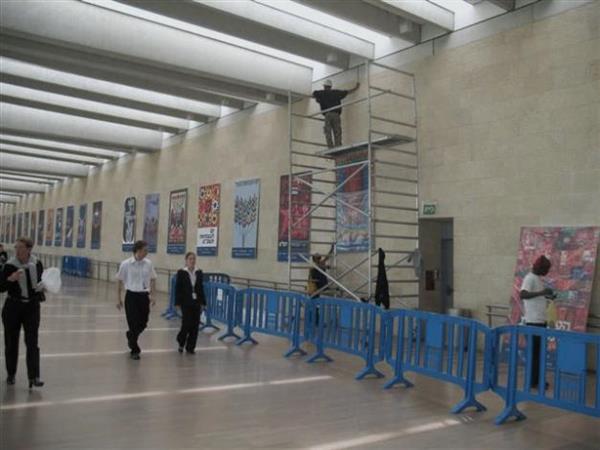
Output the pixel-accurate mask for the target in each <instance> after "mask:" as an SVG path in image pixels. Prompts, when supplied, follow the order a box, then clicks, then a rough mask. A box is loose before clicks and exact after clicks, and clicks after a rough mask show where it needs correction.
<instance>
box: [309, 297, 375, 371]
mask: <svg viewBox="0 0 600 450" xmlns="http://www.w3.org/2000/svg"><path fill="white" fill-rule="evenodd" d="M306 304H307V317H308V320H307V321H306V322H307V326H306V327H305V333H306V335H307V337H308V338H309V339H310V340H311V341H312V342H313V344H314V345H315V347H316V352H315V354H314V355H312V356H311V357H310V358H309V359H308V362H315V361H319V360H325V361H333V359H332V358H331V357H330V356H329V355H327V354H326V353H325V349H327V348H329V349H332V350H338V351H341V352H344V353H349V354H352V355H355V356H359V357H361V358H363V359H364V360H365V367H364V368H363V369H362V370H361V371H360V372H359V373H358V374H357V375H356V379H357V380H360V379H362V378H364V377H366V376H367V375H374V376H376V377H377V378H381V377H383V374H382V373H381V372H380V371H379V370H377V369H376V368H375V364H376V363H377V362H379V361H381V360H383V357H384V350H385V345H384V344H385V342H384V341H385V339H384V337H385V318H384V315H383V314H382V313H383V311H382V310H381V309H379V308H377V307H376V306H373V305H369V304H365V303H358V302H354V301H350V300H344V299H336V298H327V297H319V298H315V299H307V300H306ZM378 329H379V330H380V333H377V330H378Z"/></svg>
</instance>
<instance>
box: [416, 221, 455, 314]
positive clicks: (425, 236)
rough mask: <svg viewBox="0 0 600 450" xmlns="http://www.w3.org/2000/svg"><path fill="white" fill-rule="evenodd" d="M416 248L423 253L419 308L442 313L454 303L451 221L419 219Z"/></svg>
mask: <svg viewBox="0 0 600 450" xmlns="http://www.w3.org/2000/svg"><path fill="white" fill-rule="evenodd" d="M419 247H420V249H421V254H422V256H423V276H422V277H421V280H420V282H419V309H422V310H425V311H432V312H437V313H441V314H445V313H447V311H448V309H450V308H452V307H453V306H454V223H453V220H452V219H420V220H419Z"/></svg>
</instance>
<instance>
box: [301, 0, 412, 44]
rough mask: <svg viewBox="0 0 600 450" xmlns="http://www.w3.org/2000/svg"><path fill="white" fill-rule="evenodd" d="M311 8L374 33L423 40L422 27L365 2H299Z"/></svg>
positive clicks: (303, 0) (336, 0) (321, 0)
mask: <svg viewBox="0 0 600 450" xmlns="http://www.w3.org/2000/svg"><path fill="white" fill-rule="evenodd" d="M297 1H299V2H300V3H303V4H305V5H307V6H309V7H311V8H315V9H317V10H319V11H322V12H325V13H327V14H331V15H333V16H336V17H339V18H341V19H344V20H348V21H350V22H354V23H357V24H359V25H361V26H363V27H365V28H369V29H370V30H372V31H375V32H378V33H382V34H385V35H387V36H390V37H397V38H400V39H404V40H407V41H409V42H413V43H417V42H419V41H420V40H421V26H420V25H419V24H418V23H416V22H414V21H412V20H410V19H407V18H405V17H402V16H400V15H397V14H390V12H389V11H387V10H384V9H381V8H378V7H376V6H373V5H370V4H368V3H365V2H348V1H347V0H328V1H323V0H297Z"/></svg>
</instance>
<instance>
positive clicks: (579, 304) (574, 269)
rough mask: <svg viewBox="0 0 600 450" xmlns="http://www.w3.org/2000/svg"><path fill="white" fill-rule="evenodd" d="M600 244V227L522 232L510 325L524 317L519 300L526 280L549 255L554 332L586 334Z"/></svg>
mask: <svg viewBox="0 0 600 450" xmlns="http://www.w3.org/2000/svg"><path fill="white" fill-rule="evenodd" d="M599 242H600V227H523V228H521V238H520V242H519V252H518V256H517V265H516V269H515V279H514V285H513V291H512V297H511V312H510V316H509V321H510V323H513V324H514V323H519V322H520V321H521V317H522V316H523V314H524V311H523V302H522V301H521V300H520V298H519V292H520V289H521V283H522V281H523V277H525V275H527V273H528V272H529V271H530V270H531V266H532V264H533V262H534V261H535V259H536V258H537V257H539V256H540V255H545V256H546V257H548V258H549V259H550V261H551V262H552V268H551V269H550V272H549V273H548V275H547V276H545V277H544V279H543V281H544V284H545V285H546V286H547V287H550V288H552V289H553V290H554V291H555V293H556V295H557V298H556V300H555V305H556V321H555V323H554V328H557V329H560V330H571V331H580V332H585V331H586V323H587V317H588V312H589V307H590V301H591V294H592V284H593V281H594V273H595V267H596V258H597V251H598V243H599ZM550 325H552V324H550Z"/></svg>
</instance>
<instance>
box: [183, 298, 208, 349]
mask: <svg viewBox="0 0 600 450" xmlns="http://www.w3.org/2000/svg"><path fill="white" fill-rule="evenodd" d="M201 312H202V308H201V306H200V304H199V303H193V304H191V305H182V306H181V330H179V333H178V334H177V342H178V343H179V346H180V347H185V349H186V350H187V351H190V352H191V351H193V350H194V349H195V348H196V341H197V340H198V327H199V326H200V313H201Z"/></svg>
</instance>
